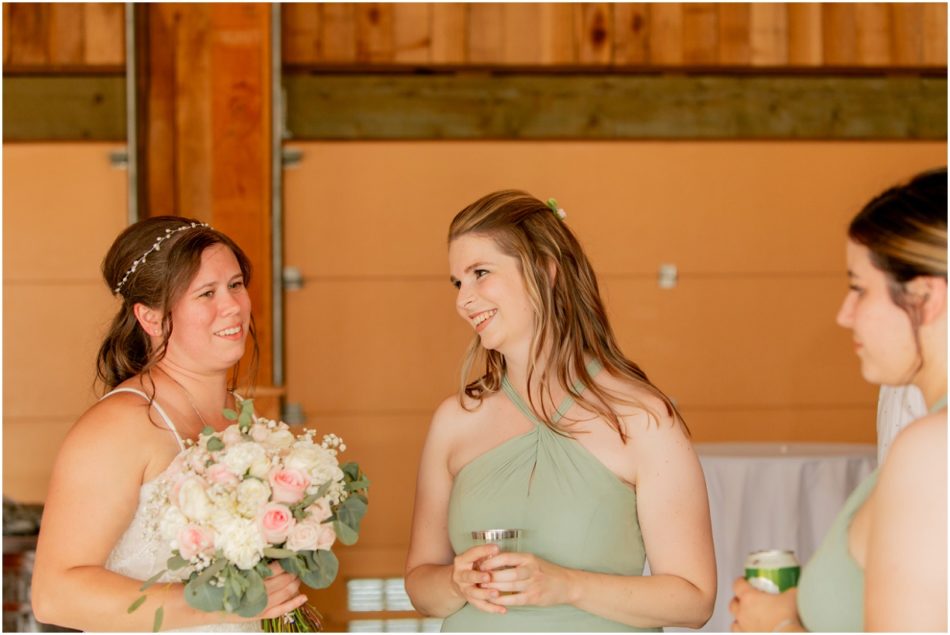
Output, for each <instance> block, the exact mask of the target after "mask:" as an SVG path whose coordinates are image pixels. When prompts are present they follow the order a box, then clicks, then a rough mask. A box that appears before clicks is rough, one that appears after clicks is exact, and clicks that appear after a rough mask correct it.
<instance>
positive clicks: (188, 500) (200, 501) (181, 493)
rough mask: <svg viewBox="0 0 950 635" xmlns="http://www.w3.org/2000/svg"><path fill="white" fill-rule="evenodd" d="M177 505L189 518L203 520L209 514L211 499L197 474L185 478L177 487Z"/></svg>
mask: <svg viewBox="0 0 950 635" xmlns="http://www.w3.org/2000/svg"><path fill="white" fill-rule="evenodd" d="M178 507H179V509H181V513H183V514H184V515H185V516H186V517H187V518H189V519H190V520H204V519H206V518H207V517H208V516H209V515H210V514H211V501H210V500H208V495H207V493H205V482H204V481H203V480H202V479H200V478H199V477H197V476H190V477H188V478H186V479H185V481H184V482H183V483H182V484H181V487H180V488H179V489H178Z"/></svg>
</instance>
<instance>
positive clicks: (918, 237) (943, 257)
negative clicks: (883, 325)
mask: <svg viewBox="0 0 950 635" xmlns="http://www.w3.org/2000/svg"><path fill="white" fill-rule="evenodd" d="M848 238H850V239H851V240H853V241H854V242H856V243H858V244H859V245H863V246H865V247H867V249H868V251H869V252H870V258H871V264H872V265H874V267H875V268H877V269H879V270H880V271H882V272H883V273H884V276H885V279H886V280H887V290H888V293H889V295H890V296H891V300H893V302H894V304H896V305H897V306H899V307H900V308H901V309H903V310H904V312H905V313H907V315H908V316H909V317H910V322H911V326H912V327H913V329H914V341H915V343H916V345H917V357H918V366H917V369H916V370H915V371H914V372H915V373H916V372H917V371H918V370H920V367H921V366H922V365H923V351H922V349H921V346H920V337H919V330H920V324H921V321H922V318H921V306H920V304H921V302H920V298H919V297H917V296H915V295H913V294H911V293H910V292H909V291H908V289H907V283H908V282H910V281H911V280H913V279H914V278H916V277H918V276H934V277H940V278H943V279H944V280H946V279H947V168H946V167H943V168H937V169H935V170H930V171H928V172H923V173H921V174H918V175H917V176H915V177H914V178H913V179H911V180H910V181H909V182H907V183H905V184H903V185H898V186H895V187H892V188H890V189H888V190H885V191H884V192H882V193H881V194H879V195H878V196H876V197H874V198H873V199H872V200H871V201H870V202H869V203H868V204H867V205H865V206H864V208H862V209H861V211H860V212H858V214H857V215H856V216H855V217H854V218H853V219H852V220H851V224H850V225H849V226H848Z"/></svg>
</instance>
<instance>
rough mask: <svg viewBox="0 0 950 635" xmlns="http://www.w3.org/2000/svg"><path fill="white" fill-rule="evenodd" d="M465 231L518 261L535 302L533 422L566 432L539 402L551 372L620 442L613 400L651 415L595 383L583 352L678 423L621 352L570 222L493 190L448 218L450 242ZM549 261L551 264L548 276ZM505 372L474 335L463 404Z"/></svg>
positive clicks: (525, 198)
mask: <svg viewBox="0 0 950 635" xmlns="http://www.w3.org/2000/svg"><path fill="white" fill-rule="evenodd" d="M467 234H476V235H482V236H487V237H489V238H492V239H493V240H494V241H495V243H496V244H497V245H498V248H499V249H500V250H501V251H502V252H503V253H505V254H507V255H509V256H511V257H513V258H516V259H518V262H519V265H520V269H521V273H522V276H523V278H524V283H525V287H526V288H527V291H528V296H529V298H530V302H531V305H532V306H533V308H534V334H533V336H532V341H531V355H530V358H529V362H528V385H529V386H530V385H531V380H532V378H533V377H534V375H535V373H539V379H540V385H541V398H540V402H541V403H540V405H539V404H536V403H535V402H534V398H533V397H532V394H531V392H532V391H531V390H529V391H528V400H529V405H530V407H531V410H532V412H534V414H535V416H536V417H537V418H538V420H540V421H542V422H543V423H545V424H546V425H547V426H549V427H550V428H551V429H553V430H555V431H556V432H558V433H560V434H565V432H564V431H563V430H562V429H560V428H559V427H558V426H557V424H556V423H555V422H554V421H553V419H552V414H551V412H550V410H549V408H548V406H547V403H546V401H547V402H550V403H551V404H552V405H553V399H552V398H551V390H550V387H549V385H550V383H551V379H553V378H554V377H556V378H557V382H558V385H559V386H560V387H561V389H562V390H564V391H565V392H567V393H568V394H569V395H571V396H572V397H573V398H574V399H575V401H577V402H578V403H579V404H581V405H582V406H583V407H584V408H585V409H587V410H588V411H590V412H594V413H596V414H597V415H599V416H600V417H602V418H603V419H604V420H605V421H607V423H608V424H609V425H610V426H611V427H612V428H613V429H614V430H616V431H617V433H618V434H619V435H620V438H621V440H622V441H623V442H626V434H625V433H624V430H623V426H622V425H621V422H620V417H619V415H618V414H617V412H616V408H615V405H616V404H620V403H628V404H634V405H637V406H639V407H642V408H643V409H644V410H645V411H646V412H647V414H648V415H649V416H650V417H651V418H653V419H654V420H656V418H657V417H656V415H655V413H654V412H653V411H652V410H651V409H650V408H649V407H647V406H646V405H645V404H643V403H640V402H639V401H630V400H628V399H624V398H621V397H619V396H618V395H615V394H612V393H611V392H610V391H608V390H606V389H604V388H602V387H601V386H599V385H597V383H595V382H594V380H593V378H592V377H591V374H590V371H589V370H588V368H587V359H586V358H588V357H590V358H593V359H595V360H597V361H598V362H599V363H600V364H601V366H602V367H603V368H604V370H606V371H607V372H609V373H610V374H611V375H614V376H616V377H621V378H625V379H628V380H630V381H631V382H633V383H634V384H635V385H639V386H643V387H644V388H646V389H647V390H648V391H649V392H651V393H653V394H654V395H656V396H657V397H658V398H659V399H660V400H661V401H662V402H663V403H664V404H665V406H666V412H667V415H673V416H675V418H677V419H678V420H679V421H680V422H682V421H683V420H682V417H681V416H680V414H679V412H678V411H677V410H676V407H675V406H674V405H673V402H672V401H671V400H670V398H669V397H667V396H666V395H665V394H663V392H662V391H661V390H660V389H659V388H657V387H656V386H654V385H653V383H652V382H651V381H650V380H649V379H648V378H647V376H646V373H644V372H643V370H642V369H641V368H640V366H638V365H637V364H636V363H635V362H633V361H631V360H629V359H627V357H625V356H624V354H623V353H622V352H621V351H620V347H619V346H618V345H617V340H616V337H615V336H614V333H613V330H612V329H611V328H610V323H609V322H608V320H607V312H606V311H605V310H604V304H603V301H602V300H601V297H600V289H599V287H598V285H597V276H596V275H595V274H594V270H593V268H592V267H591V264H590V261H589V260H588V259H587V256H586V254H585V253H584V250H583V249H582V248H581V245H580V243H579V242H578V240H577V238H576V237H575V236H574V233H573V232H572V231H571V229H570V227H568V226H567V224H566V223H565V222H564V221H563V220H561V219H560V218H559V217H558V216H556V215H555V213H554V212H553V211H552V209H551V208H550V207H548V206H547V205H546V204H545V203H543V202H541V201H540V200H538V199H536V198H534V197H533V196H531V195H530V194H527V193H526V192H522V191H518V190H503V191H500V192H494V193H492V194H488V195H487V196H483V197H482V198H480V199H478V200H477V201H475V202H474V203H472V204H471V205H469V206H468V207H466V208H465V209H463V210H462V211H461V212H459V213H458V214H457V215H456V216H455V218H454V219H452V223H451V225H450V226H449V243H451V242H452V241H453V240H455V239H456V238H459V237H461V236H465V235H467ZM551 264H553V265H554V268H553V273H554V277H553V279H552V277H551ZM546 351H550V357H549V358H548V363H547V364H545V365H544V366H543V367H541V368H539V365H540V364H539V361H540V359H541V356H542V355H543V354H544V353H545V352H546ZM482 357H483V358H484V364H485V366H484V368H485V370H484V373H482V374H481V375H480V376H479V377H478V378H477V379H475V380H474V381H471V382H469V381H468V378H469V376H470V374H471V372H472V369H473V367H474V366H475V364H476V363H477V362H478V360H479V358H482ZM504 375H505V359H504V356H503V355H502V354H501V353H499V352H498V351H494V350H487V349H485V348H484V347H482V345H481V338H480V337H479V336H477V335H476V336H475V338H474V340H473V341H472V343H471V345H470V346H469V349H468V352H467V353H466V355H465V361H464V363H463V365H462V377H461V384H460V388H459V401H460V402H461V403H462V406H463V407H466V401H465V396H468V397H470V398H471V399H474V400H476V401H477V402H478V403H479V404H480V403H481V401H482V400H483V399H484V398H485V397H487V396H488V395H490V394H492V393H494V392H497V391H498V390H499V389H500V388H501V383H502V379H503V378H504ZM575 381H578V382H579V383H580V384H581V386H583V387H586V388H587V390H586V391H583V392H582V390H583V388H582V389H581V390H578V389H577V388H575V386H574V382H575ZM545 391H546V392H547V400H546V399H545ZM476 407H477V405H476ZM684 427H685V424H684Z"/></svg>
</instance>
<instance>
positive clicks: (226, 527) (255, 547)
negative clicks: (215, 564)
mask: <svg viewBox="0 0 950 635" xmlns="http://www.w3.org/2000/svg"><path fill="white" fill-rule="evenodd" d="M216 544H218V545H219V546H220V547H221V552H222V553H223V554H224V557H225V558H227V559H228V560H230V561H231V562H232V563H233V564H234V565H235V566H236V567H237V568H238V569H244V570H248V569H252V568H254V565H255V564H257V563H258V562H260V560H261V558H262V557H263V555H264V547H265V546H267V545H266V544H265V543H264V537H263V536H262V535H261V530H260V528H259V527H258V524H257V522H255V521H254V520H252V519H249V518H231V519H230V520H229V521H228V522H225V523H222V524H221V525H219V526H218V540H217V541H216Z"/></svg>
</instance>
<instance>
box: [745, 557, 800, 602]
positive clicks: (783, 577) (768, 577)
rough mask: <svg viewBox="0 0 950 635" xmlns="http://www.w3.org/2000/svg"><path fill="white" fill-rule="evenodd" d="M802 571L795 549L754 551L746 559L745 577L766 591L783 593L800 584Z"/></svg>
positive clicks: (753, 584)
mask: <svg viewBox="0 0 950 635" xmlns="http://www.w3.org/2000/svg"><path fill="white" fill-rule="evenodd" d="M801 573H802V568H801V566H800V565H799V564H798V559H797V558H796V557H795V552H794V551H782V550H780V549H766V550H764V551H753V552H752V553H750V554H749V556H748V557H747V558H746V559H745V579H746V580H748V581H749V584H751V585H752V586H754V587H755V588H756V589H758V590H759V591H765V592H766V593H781V592H783V591H787V590H788V589H791V588H792V587H795V586H798V577H799V576H800V575H801Z"/></svg>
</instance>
